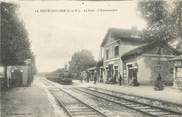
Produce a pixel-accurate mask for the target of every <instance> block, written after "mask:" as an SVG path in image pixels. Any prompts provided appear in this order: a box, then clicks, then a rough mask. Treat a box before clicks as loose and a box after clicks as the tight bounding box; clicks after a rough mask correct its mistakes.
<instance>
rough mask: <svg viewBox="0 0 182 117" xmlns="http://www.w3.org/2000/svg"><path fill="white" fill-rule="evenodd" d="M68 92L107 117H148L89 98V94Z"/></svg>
mask: <svg viewBox="0 0 182 117" xmlns="http://www.w3.org/2000/svg"><path fill="white" fill-rule="evenodd" d="M69 92H70V93H71V94H73V95H75V96H77V97H78V98H79V99H82V101H84V102H85V103H88V104H89V105H91V106H93V107H94V108H96V109H98V110H100V111H101V112H103V113H105V114H106V115H108V116H109V117H150V116H148V115H147V116H146V115H144V114H142V113H140V112H137V111H134V110H130V109H128V108H126V107H122V106H120V105H118V104H114V103H112V102H108V101H106V100H104V99H100V98H97V97H95V96H91V95H89V94H85V93H83V92H80V91H77V90H69Z"/></svg>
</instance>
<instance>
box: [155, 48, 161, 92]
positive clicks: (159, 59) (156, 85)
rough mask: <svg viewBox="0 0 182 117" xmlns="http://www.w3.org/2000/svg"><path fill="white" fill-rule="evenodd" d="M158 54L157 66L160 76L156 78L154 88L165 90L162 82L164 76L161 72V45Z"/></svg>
mask: <svg viewBox="0 0 182 117" xmlns="http://www.w3.org/2000/svg"><path fill="white" fill-rule="evenodd" d="M157 54H158V55H159V58H158V65H157V66H156V67H157V68H156V69H157V71H158V76H157V78H156V80H155V84H154V90H163V83H162V77H161V74H160V71H161V47H160V48H159V50H158V52H157Z"/></svg>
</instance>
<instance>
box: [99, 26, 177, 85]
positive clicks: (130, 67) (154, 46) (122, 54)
mask: <svg viewBox="0 0 182 117" xmlns="http://www.w3.org/2000/svg"><path fill="white" fill-rule="evenodd" d="M138 35H139V34H138V32H136V31H133V30H123V29H116V28H111V29H109V30H108V32H107V34H106V36H105V37H104V40H103V42H102V44H101V56H102V59H103V68H102V69H103V70H102V73H101V74H102V76H103V80H104V82H106V81H108V80H111V79H112V78H113V77H114V76H116V77H117V80H118V78H119V75H121V76H122V77H123V80H124V83H125V84H129V83H130V82H131V81H132V80H133V78H134V77H136V78H137V80H138V82H139V83H140V84H144V85H145V84H146V85H148V84H153V83H154V81H155V79H156V78H157V76H158V75H159V73H160V75H161V77H162V80H163V81H164V82H165V83H166V84H172V83H173V64H172V63H171V62H169V59H171V58H173V57H175V56H176V55H178V54H179V52H178V51H176V50H175V49H173V48H172V47H171V46H169V45H168V44H167V43H165V42H163V41H147V40H144V39H142V38H140V37H139V36H138Z"/></svg>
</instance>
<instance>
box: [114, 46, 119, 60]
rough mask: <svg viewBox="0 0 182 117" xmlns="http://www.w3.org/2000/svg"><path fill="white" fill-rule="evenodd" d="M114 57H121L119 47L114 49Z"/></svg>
mask: <svg viewBox="0 0 182 117" xmlns="http://www.w3.org/2000/svg"><path fill="white" fill-rule="evenodd" d="M114 56H115V57H117V56H119V46H116V47H115V48H114Z"/></svg>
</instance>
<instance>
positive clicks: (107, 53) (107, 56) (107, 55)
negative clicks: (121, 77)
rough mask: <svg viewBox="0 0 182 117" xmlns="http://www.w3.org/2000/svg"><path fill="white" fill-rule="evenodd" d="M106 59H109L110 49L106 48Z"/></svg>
mask: <svg viewBox="0 0 182 117" xmlns="http://www.w3.org/2000/svg"><path fill="white" fill-rule="evenodd" d="M106 59H109V50H106Z"/></svg>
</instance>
